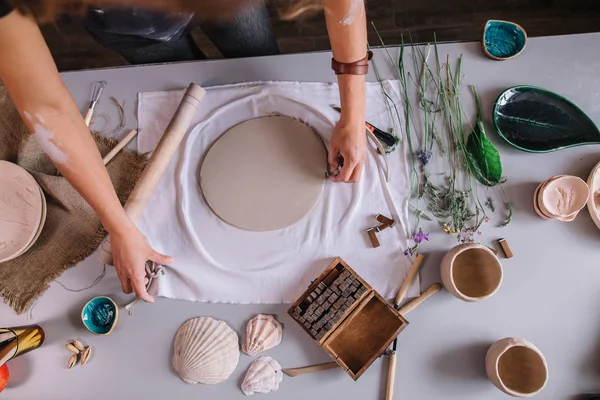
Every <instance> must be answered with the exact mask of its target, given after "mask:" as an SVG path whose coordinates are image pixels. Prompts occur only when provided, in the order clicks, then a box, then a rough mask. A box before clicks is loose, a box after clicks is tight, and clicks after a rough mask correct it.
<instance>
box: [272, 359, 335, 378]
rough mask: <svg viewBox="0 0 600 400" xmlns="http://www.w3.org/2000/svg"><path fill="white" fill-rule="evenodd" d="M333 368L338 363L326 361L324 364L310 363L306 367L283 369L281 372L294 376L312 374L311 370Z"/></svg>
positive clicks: (317, 370) (318, 370)
mask: <svg viewBox="0 0 600 400" xmlns="http://www.w3.org/2000/svg"><path fill="white" fill-rule="evenodd" d="M333 368H339V365H337V363H334V362H328V363H324V364H317V365H310V366H308V367H302V368H291V369H284V370H283V373H284V374H286V375H287V376H291V377H294V376H298V375H304V374H312V373H313V372H320V371H327V370H328V369H333Z"/></svg>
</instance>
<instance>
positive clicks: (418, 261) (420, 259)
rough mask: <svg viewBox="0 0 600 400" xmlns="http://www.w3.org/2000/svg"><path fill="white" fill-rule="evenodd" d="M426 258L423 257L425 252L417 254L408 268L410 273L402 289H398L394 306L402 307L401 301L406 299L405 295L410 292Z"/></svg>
mask: <svg viewBox="0 0 600 400" xmlns="http://www.w3.org/2000/svg"><path fill="white" fill-rule="evenodd" d="M424 259H425V257H423V254H417V258H416V259H415V262H414V263H413V265H412V267H410V269H409V270H408V274H407V275H406V278H404V282H402V286H400V289H399V290H398V295H397V296H396V300H394V306H395V307H396V308H398V307H400V303H402V300H404V296H406V292H408V288H409V287H410V284H411V283H412V282H413V280H414V279H415V276H416V275H417V274H418V273H419V269H420V268H421V265H423V260H424Z"/></svg>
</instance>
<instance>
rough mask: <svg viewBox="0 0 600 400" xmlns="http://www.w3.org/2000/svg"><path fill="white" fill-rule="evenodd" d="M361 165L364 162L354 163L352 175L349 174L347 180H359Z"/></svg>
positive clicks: (362, 165) (354, 181)
mask: <svg viewBox="0 0 600 400" xmlns="http://www.w3.org/2000/svg"><path fill="white" fill-rule="evenodd" d="M363 167H364V163H362V162H360V163H358V164H356V167H355V168H354V171H353V172H352V176H350V179H349V180H348V182H351V183H356V182H358V181H360V177H361V176H362V171H363Z"/></svg>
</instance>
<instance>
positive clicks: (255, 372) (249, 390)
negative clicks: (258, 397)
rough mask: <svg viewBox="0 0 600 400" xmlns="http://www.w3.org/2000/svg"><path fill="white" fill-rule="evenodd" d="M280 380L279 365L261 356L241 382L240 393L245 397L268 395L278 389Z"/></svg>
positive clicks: (281, 374) (281, 375)
mask: <svg viewBox="0 0 600 400" xmlns="http://www.w3.org/2000/svg"><path fill="white" fill-rule="evenodd" d="M282 380H283V372H282V371H281V365H279V363H278V362H277V361H275V360H273V359H272V358H271V357H266V356H262V357H259V358H257V359H256V360H255V361H254V362H253V363H252V364H251V365H250V368H248V372H247V373H246V377H245V378H244V382H242V392H244V394H245V395H246V396H250V395H252V394H254V393H269V392H270V391H272V390H277V389H279V382H281V381H282Z"/></svg>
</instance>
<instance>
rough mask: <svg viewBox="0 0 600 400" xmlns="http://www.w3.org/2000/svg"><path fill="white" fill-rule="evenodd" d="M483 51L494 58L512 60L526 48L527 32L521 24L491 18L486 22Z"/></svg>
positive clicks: (482, 42)
mask: <svg viewBox="0 0 600 400" xmlns="http://www.w3.org/2000/svg"><path fill="white" fill-rule="evenodd" d="M481 44H482V47H483V52H484V53H485V55H487V56H488V57H490V58H493V59H494V60H500V61H504V60H510V59H511V58H515V57H516V56H518V55H519V54H521V52H522V51H523V50H524V49H525V45H526V44H527V33H525V29H523V27H522V26H521V25H519V24H515V23H514V22H509V21H500V20H495V19H493V20H490V21H488V22H486V23H485V28H484V29H483V39H482V41H481Z"/></svg>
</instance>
